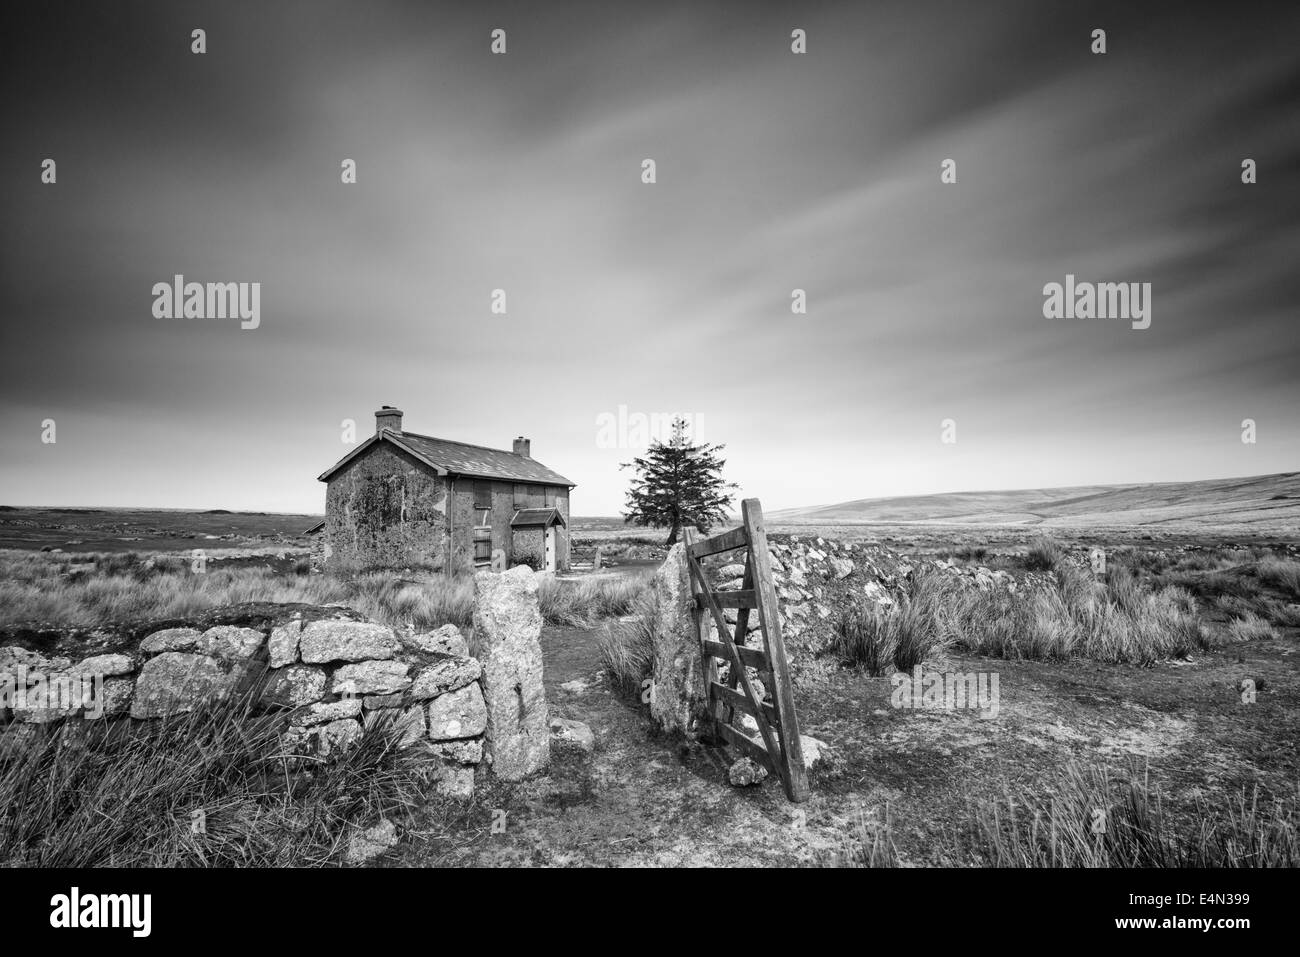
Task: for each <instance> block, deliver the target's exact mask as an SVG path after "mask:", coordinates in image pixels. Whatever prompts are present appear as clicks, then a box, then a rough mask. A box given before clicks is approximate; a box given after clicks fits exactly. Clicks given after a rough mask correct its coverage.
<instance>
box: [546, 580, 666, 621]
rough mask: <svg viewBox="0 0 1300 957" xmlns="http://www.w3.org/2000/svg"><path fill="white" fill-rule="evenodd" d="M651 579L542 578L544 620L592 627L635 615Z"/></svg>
mask: <svg viewBox="0 0 1300 957" xmlns="http://www.w3.org/2000/svg"><path fill="white" fill-rule="evenodd" d="M649 581H650V580H649V579H648V578H644V577H642V578H624V577H612V576H611V577H604V576H602V577H592V578H582V579H578V580H576V581H564V580H561V579H557V578H555V577H553V576H550V575H547V576H546V577H544V578H542V580H541V583H540V586H539V588H538V593H537V598H538V601H539V603H540V604H541V609H542V618H544V619H545V620H546V621H547V622H549V623H550V624H552V625H590V624H591V623H592V622H594V621H597V620H599V619H602V618H619V617H622V616H624V615H628V614H631V613H632V612H633V610H634V609H635V608H636V606H637V602H638V599H640V597H641V596H642V595H643V594H644V593H645V592H646V591H647V589H648V588H649Z"/></svg>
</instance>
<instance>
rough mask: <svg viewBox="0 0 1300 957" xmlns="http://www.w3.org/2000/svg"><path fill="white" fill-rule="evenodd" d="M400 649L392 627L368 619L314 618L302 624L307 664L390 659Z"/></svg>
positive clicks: (301, 649) (300, 642) (301, 640)
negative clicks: (331, 619) (315, 619)
mask: <svg viewBox="0 0 1300 957" xmlns="http://www.w3.org/2000/svg"><path fill="white" fill-rule="evenodd" d="M397 649H398V642H397V637H396V636H395V635H394V634H393V630H392V629H391V628H387V627H385V626H384V625H377V624H374V623H373V622H368V621H313V622H310V623H309V624H307V625H305V626H303V629H302V635H301V637H300V638H299V640H298V651H299V654H300V656H301V658H302V660H303V661H304V662H306V663H307V664H317V665H323V664H327V663H329V662H331V661H367V660H387V659H389V658H392V657H393V656H394V655H395V654H396V653H397Z"/></svg>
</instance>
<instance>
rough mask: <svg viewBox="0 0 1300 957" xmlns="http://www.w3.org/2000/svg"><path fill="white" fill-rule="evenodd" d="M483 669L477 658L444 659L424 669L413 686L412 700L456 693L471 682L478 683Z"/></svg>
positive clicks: (416, 677)
mask: <svg viewBox="0 0 1300 957" xmlns="http://www.w3.org/2000/svg"><path fill="white" fill-rule="evenodd" d="M482 674H483V668H482V667H481V666H480V665H479V662H478V659H477V658H459V657H458V658H443V659H442V660H440V661H437V662H434V663H433V664H431V665H429V666H428V667H426V668H424V669H422V670H421V671H420V673H419V674H418V675H416V676H415V683H414V684H412V685H411V698H412V699H414V700H417V701H419V700H424V699H426V698H436V697H437V696H438V695H440V694H442V693H443V692H445V691H456V690H458V689H460V688H463V687H465V685H467V684H469V683H470V682H471V681H478V679H479V677H480V676H481V675H482Z"/></svg>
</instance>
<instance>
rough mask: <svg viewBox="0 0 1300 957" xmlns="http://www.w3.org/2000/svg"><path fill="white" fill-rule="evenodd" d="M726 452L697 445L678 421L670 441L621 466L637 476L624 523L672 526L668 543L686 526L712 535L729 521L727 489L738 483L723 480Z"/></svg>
mask: <svg viewBox="0 0 1300 957" xmlns="http://www.w3.org/2000/svg"><path fill="white" fill-rule="evenodd" d="M723 448H725V446H722V445H708V444H703V443H702V444H700V445H695V444H693V443H692V442H691V440H690V438H689V437H688V436H687V434H686V422H685V420H683V419H681V418H677V419H674V420H673V432H672V436H671V437H670V438H669V439H668V441H667V442H660V441H654V442H651V443H650V448H649V449H647V450H646V453H645V456H644V457H642V458H635V459H633V460H632V461H631V462H624V463H623V464H622V465H621V466H619V467H620V468H628V467H629V466H633V467H635V468H636V472H637V475H636V478H635V479H634V480H633V481H632V484H631V487H630V488H629V489H628V492H627V511H626V512H625V513H624V515H623V521H624V522H627V523H630V524H632V525H640V526H642V527H646V526H650V527H654V528H667V529H668V530H669V531H668V541H667V543H666V544H668V545H672V544H673V543H674V542H676V541H677V538H678V536H679V535H680V534H681V531H682V528H683V527H685V526H687V525H694V526H695V527H697V528H698V529H699V530H700V531H701V532H704V533H707V532H708V531H709V529H710V528H712V527H713V525H714V524H716V523H719V522H725V521H726V520H727V512H726V509H727V508H728V507H729V506H730V505H731V502H732V496H731V495H728V494H727V489H733V488H736V485H735V484H734V483H731V482H724V481H723V480H722V467H723V466H724V465H725V464H726V462H725V461H724V460H723V459H720V458H719V457H718V453H719V452H721V451H722V450H723Z"/></svg>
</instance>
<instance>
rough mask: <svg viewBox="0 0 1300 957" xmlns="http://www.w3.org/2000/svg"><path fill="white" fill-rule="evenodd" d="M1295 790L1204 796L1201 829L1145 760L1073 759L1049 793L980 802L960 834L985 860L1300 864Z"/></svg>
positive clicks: (996, 863) (972, 853)
mask: <svg viewBox="0 0 1300 957" xmlns="http://www.w3.org/2000/svg"><path fill="white" fill-rule="evenodd" d="M1296 798H1297V796H1296V795H1291V796H1290V797H1289V798H1288V799H1285V800H1276V801H1273V802H1272V803H1271V804H1269V805H1268V806H1261V802H1260V796H1259V792H1258V790H1257V789H1256V790H1254V791H1252V792H1250V794H1249V795H1247V794H1246V793H1245V792H1243V793H1242V794H1240V795H1238V796H1237V798H1236V799H1235V800H1233V801H1230V802H1229V803H1228V804H1227V805H1225V806H1223V807H1214V806H1210V805H1209V804H1208V803H1207V802H1205V801H1201V802H1198V805H1197V807H1196V820H1197V822H1198V825H1197V826H1196V827H1194V828H1192V827H1187V826H1186V824H1185V822H1183V821H1182V820H1179V819H1178V818H1176V817H1175V816H1173V815H1172V814H1170V813H1168V811H1167V810H1166V802H1165V800H1164V798H1163V796H1162V795H1161V793H1160V791H1159V790H1158V788H1157V787H1156V786H1155V785H1154V784H1153V783H1152V782H1151V780H1150V775H1149V774H1148V773H1147V771H1146V770H1145V769H1143V770H1138V769H1137V768H1136V767H1132V768H1130V769H1129V771H1128V773H1127V774H1125V775H1123V776H1121V777H1118V778H1116V777H1112V775H1111V774H1110V772H1109V771H1108V770H1107V769H1105V768H1104V767H1091V768H1087V769H1084V768H1081V767H1079V766H1078V765H1069V766H1067V767H1066V768H1065V770H1064V771H1063V772H1062V773H1061V774H1060V775H1059V776H1058V779H1057V780H1056V781H1055V782H1054V783H1053V785H1052V786H1051V787H1050V788H1048V789H1046V790H1044V791H1043V792H1040V793H1035V794H1026V795H1015V794H1013V793H1012V792H1011V790H1010V789H1009V788H1008V789H1007V791H1006V793H1005V794H1004V795H1003V796H1002V797H1000V798H997V799H991V800H983V801H980V802H977V803H975V804H973V805H972V807H971V809H970V813H969V819H968V821H967V822H966V825H965V829H964V831H962V832H960V833H959V834H958V835H957V838H958V845H959V846H960V847H961V848H962V849H963V853H964V854H965V856H966V857H967V858H968V859H969V862H970V863H973V864H974V865H975V866H978V867H1121V868H1137V867H1198V868H1203V867H1295V866H1296V865H1297V864H1300V842H1298V841H1297V839H1296V816H1297V814H1296V810H1297V802H1296Z"/></svg>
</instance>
